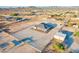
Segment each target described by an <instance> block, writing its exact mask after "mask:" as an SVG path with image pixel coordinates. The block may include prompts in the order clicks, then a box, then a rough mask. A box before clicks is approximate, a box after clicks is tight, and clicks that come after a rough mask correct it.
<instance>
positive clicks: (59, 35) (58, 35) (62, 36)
mask: <svg viewBox="0 0 79 59" xmlns="http://www.w3.org/2000/svg"><path fill="white" fill-rule="evenodd" d="M65 38H66V34H64V33H62V32H57V33H56V34H55V35H54V39H57V40H58V41H59V42H63V41H64V40H65Z"/></svg>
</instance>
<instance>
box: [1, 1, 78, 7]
mask: <svg viewBox="0 0 79 59" xmlns="http://www.w3.org/2000/svg"><path fill="white" fill-rule="evenodd" d="M78 1H79V0H0V6H79V2H78Z"/></svg>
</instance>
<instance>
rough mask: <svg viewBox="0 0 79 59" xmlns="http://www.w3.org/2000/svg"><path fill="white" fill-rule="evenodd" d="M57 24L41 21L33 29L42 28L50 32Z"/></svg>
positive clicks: (41, 29)
mask: <svg viewBox="0 0 79 59" xmlns="http://www.w3.org/2000/svg"><path fill="white" fill-rule="evenodd" d="M56 26H57V25H56V24H52V23H40V24H39V25H36V26H34V27H33V29H36V30H40V31H43V32H48V31H49V30H51V29H53V28H55V27H56Z"/></svg>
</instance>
